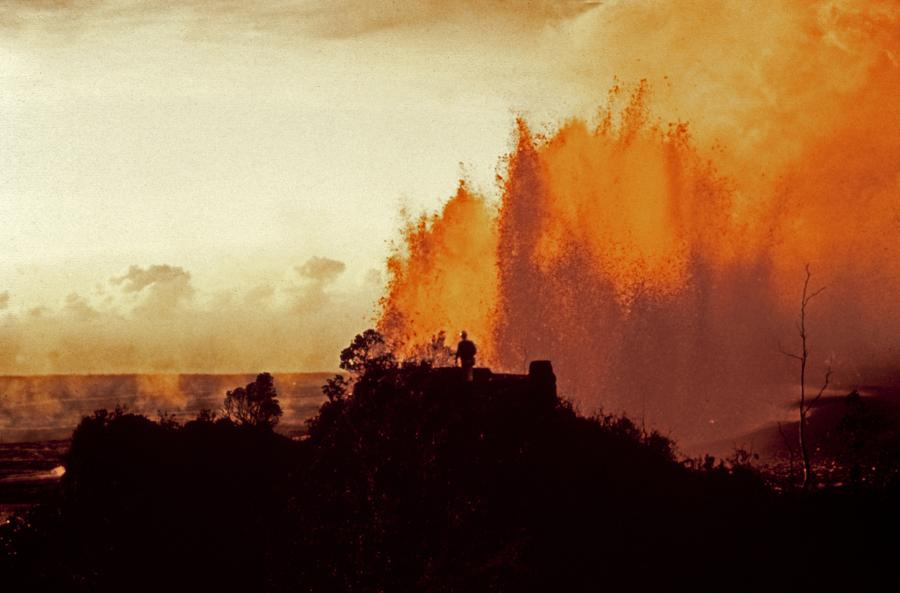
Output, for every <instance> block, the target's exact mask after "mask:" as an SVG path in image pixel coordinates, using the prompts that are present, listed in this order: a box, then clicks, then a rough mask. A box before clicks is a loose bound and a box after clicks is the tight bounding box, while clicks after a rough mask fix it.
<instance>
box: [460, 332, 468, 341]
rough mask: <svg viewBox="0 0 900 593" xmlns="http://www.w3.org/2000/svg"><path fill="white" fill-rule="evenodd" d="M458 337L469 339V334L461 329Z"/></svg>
mask: <svg viewBox="0 0 900 593" xmlns="http://www.w3.org/2000/svg"><path fill="white" fill-rule="evenodd" d="M459 339H460V340H468V339H469V334H467V333H466V330H462V331H461V332H459Z"/></svg>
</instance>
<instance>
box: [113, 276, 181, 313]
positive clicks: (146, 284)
mask: <svg viewBox="0 0 900 593" xmlns="http://www.w3.org/2000/svg"><path fill="white" fill-rule="evenodd" d="M110 282H111V283H113V284H116V285H120V286H121V287H122V292H123V293H126V294H127V293H134V294H136V295H140V297H139V298H140V300H139V301H138V303H137V305H136V306H135V312H139V313H142V314H145V315H149V316H169V315H172V314H173V313H174V312H176V311H177V310H178V308H179V307H180V306H182V305H184V304H185V303H186V302H188V301H190V300H191V298H192V297H193V296H194V288H193V286H191V275H190V274H189V273H188V272H186V271H185V270H184V268H181V267H176V266H169V265H154V266H150V267H148V268H142V267H140V266H131V267H130V268H128V273H127V274H125V275H124V276H119V277H115V278H111V279H110Z"/></svg>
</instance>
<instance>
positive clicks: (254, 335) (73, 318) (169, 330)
mask: <svg viewBox="0 0 900 593" xmlns="http://www.w3.org/2000/svg"><path fill="white" fill-rule="evenodd" d="M345 268H346V266H345V264H344V263H343V262H341V261H338V260H335V259H331V258H327V257H313V258H310V259H309V260H307V261H306V262H304V263H303V264H302V265H299V266H296V267H287V269H285V270H284V274H280V275H277V276H278V278H272V279H269V280H268V281H264V282H260V283H256V284H247V285H240V284H237V285H233V286H230V287H228V288H227V289H223V288H216V289H211V290H203V289H200V288H198V287H195V286H194V285H193V283H192V280H191V274H190V272H188V271H187V270H185V269H183V268H181V267H177V266H171V265H154V266H137V265H134V266H131V267H130V268H128V270H127V271H126V272H125V273H124V274H122V275H120V276H116V277H113V278H111V279H110V280H109V282H108V284H107V286H111V287H112V289H111V290H109V291H107V293H106V294H95V293H96V291H95V290H93V289H92V288H91V287H93V286H94V282H93V280H90V281H88V282H87V283H86V287H85V288H86V290H84V291H82V292H73V293H71V294H69V295H68V296H67V297H66V298H64V299H62V301H61V302H59V303H58V305H57V306H35V304H33V303H24V305H23V307H22V308H21V310H19V308H16V309H11V310H10V311H9V313H7V314H4V316H3V318H2V319H0V374H9V375H28V374H71V373H79V374H81V373H91V374H105V373H132V372H175V373H192V372H193V373H228V372H258V371H261V370H269V371H296V370H300V371H315V370H329V369H333V368H335V367H336V365H337V362H338V353H339V352H340V350H341V348H343V347H345V346H346V345H347V343H348V342H349V341H350V339H351V338H352V337H353V335H354V334H356V333H358V332H359V331H361V330H363V329H365V328H366V327H367V326H369V325H371V323H372V322H373V317H374V311H373V310H372V308H373V303H375V302H376V300H377V298H378V296H379V289H380V286H375V285H373V284H372V283H370V282H366V281H365V280H364V279H362V278H360V279H358V281H357V282H352V281H349V280H348V281H347V282H341V283H340V285H335V284H334V281H335V280H336V279H337V278H338V277H340V276H341V275H342V274H344V273H345V271H346V270H345Z"/></svg>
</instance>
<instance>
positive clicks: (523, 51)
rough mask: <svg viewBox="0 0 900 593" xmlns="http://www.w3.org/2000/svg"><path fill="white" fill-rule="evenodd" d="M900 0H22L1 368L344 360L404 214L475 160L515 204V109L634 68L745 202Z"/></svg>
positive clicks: (13, 75) (97, 369) (175, 368)
mask: <svg viewBox="0 0 900 593" xmlns="http://www.w3.org/2000/svg"><path fill="white" fill-rule="evenodd" d="M897 12H898V10H897V6H896V4H895V3H893V2H862V1H857V0H828V1H812V0H797V1H795V2H780V1H779V2H775V1H774V0H766V1H763V2H757V3H746V2H737V1H731V0H725V1H721V2H668V3H667V2H658V1H650V0H647V1H642V2H617V1H610V2H600V3H598V2H581V1H578V2H575V1H572V2H550V1H546V2H542V1H531V2H512V1H510V2H501V1H495V2H490V1H488V2H476V1H474V0H470V1H467V2H458V3H453V4H448V3H444V2H436V1H434V2H411V1H401V2H392V3H390V4H388V5H382V3H369V2H361V1H358V0H343V1H339V2H309V1H307V2H254V3H243V2H199V1H196V2H191V1H188V2H184V3H180V4H179V5H178V7H177V8H172V7H170V6H168V5H167V3H162V2H149V3H128V2H103V1H83V2H79V1H75V2H15V1H12V2H7V3H5V4H4V5H3V7H2V8H0V126H2V129H0V225H2V227H0V228H2V232H0V253H2V258H0V338H2V339H0V372H2V373H9V374H32V373H102V372H129V371H132V372H151V371H154V372H155V371H172V372H248V371H249V372H252V371H255V370H258V369H259V368H261V367H265V368H268V369H271V370H318V369H324V368H330V367H333V366H334V364H335V362H336V359H337V357H336V354H337V352H338V350H339V348H340V347H341V346H342V345H344V344H346V342H347V341H348V338H349V337H350V336H352V335H353V334H354V333H355V332H356V331H358V330H359V329H361V328H362V327H364V326H365V325H367V324H369V323H371V321H372V320H373V318H375V317H377V316H378V310H377V302H378V298H379V297H380V296H381V295H382V294H383V292H384V286H385V281H386V280H387V275H386V270H385V265H384V262H385V260H386V258H387V257H388V256H389V255H390V254H391V252H392V248H391V244H392V241H400V242H401V243H402V240H403V236H402V234H401V232H400V231H401V229H402V227H403V224H404V215H403V213H404V212H410V213H412V214H417V213H418V212H421V211H423V210H430V211H431V210H436V209H438V208H439V207H440V206H441V204H442V203H443V202H444V201H446V200H447V199H448V198H449V197H450V196H452V195H453V193H454V191H453V189H454V187H456V185H457V180H458V178H459V177H460V176H462V177H464V178H466V179H467V180H468V187H470V188H472V189H473V190H474V191H477V192H479V193H483V194H484V195H486V196H488V200H489V201H490V200H496V199H497V197H499V194H500V193H501V191H499V188H497V187H496V180H495V176H496V175H497V174H498V173H499V174H501V175H503V174H504V171H503V163H504V161H503V160H502V158H501V157H503V155H506V154H509V153H510V152H511V151H514V150H515V147H516V135H515V118H516V117H517V116H522V117H524V118H525V120H527V121H528V122H529V123H530V124H531V125H532V128H533V129H534V130H536V131H537V132H542V133H544V134H547V135H552V134H553V133H554V131H555V130H556V129H558V128H559V127H560V126H562V125H563V124H564V123H565V122H566V121H568V120H569V118H571V117H576V116H577V117H583V118H587V119H589V118H590V117H591V116H593V115H594V114H595V113H596V112H597V110H598V108H599V107H600V106H602V105H605V103H606V98H607V92H608V90H609V89H610V88H611V87H612V86H613V85H614V84H615V83H616V81H617V80H619V81H622V82H624V83H625V84H629V85H632V84H636V83H637V82H638V81H640V80H642V79H646V80H648V81H649V86H650V88H651V89H652V93H651V95H650V97H651V98H650V99H649V101H650V108H651V109H652V112H653V113H654V114H657V116H658V117H661V118H663V119H664V120H665V121H687V122H689V123H690V126H691V127H690V130H691V134H692V137H693V142H694V145H695V146H696V147H697V151H698V153H699V155H700V158H708V157H710V155H715V158H716V162H717V168H718V171H719V172H720V173H722V174H723V175H724V176H735V175H736V174H737V173H738V172H740V173H741V181H740V182H739V183H738V184H737V185H738V187H737V188H736V191H735V192H734V195H733V199H734V201H735V202H736V203H737V204H738V207H737V208H736V209H735V213H734V214H733V215H734V216H737V217H739V216H741V212H742V209H741V208H742V207H743V208H744V209H747V208H752V207H753V206H754V204H755V200H756V199H755V197H754V196H757V195H769V193H771V192H768V193H767V190H765V189H760V188H761V187H763V188H766V187H768V186H770V185H773V184H774V183H775V182H776V181H777V179H778V177H779V175H782V174H783V171H784V166H785V163H789V162H792V161H793V160H795V159H797V158H798V157H799V156H800V155H803V154H805V153H808V152H809V151H810V150H813V148H811V147H815V146H817V145H818V144H821V142H822V141H823V138H827V137H828V135H829V134H830V133H831V131H832V129H833V126H830V125H823V122H832V121H835V119H836V118H837V114H839V113H842V112H843V111H844V110H846V109H847V107H848V105H850V104H852V103H853V102H855V101H857V100H858V99H859V96H860V93H861V92H862V91H861V89H866V88H870V87H871V78H872V72H873V71H875V70H878V71H880V72H881V73H882V74H881V75H882V76H883V77H884V78H885V80H890V79H891V77H893V78H896V77H897V75H898V71H900V70H898V68H897V60H898V58H897V55H896V53H895V47H894V46H895V45H896V42H895V40H896V38H897ZM885 89H886V90H883V92H891V93H892V92H894V90H895V89H896V85H888V84H887V83H886V84H885ZM896 104H897V103H896V102H894V103H893V105H894V106H893V107H892V106H890V105H888V104H887V103H885V109H889V110H890V109H893V110H896V109H897V108H896ZM895 116H896V113H894V112H890V113H888V114H887V115H886V116H885V121H887V122H892V121H894V120H895V119H896V118H895ZM846 120H847V118H846V117H842V118H840V121H841V122H844V123H842V124H841V125H845V124H846ZM887 152H889V151H887ZM750 155H752V158H749V156H750ZM895 174H896V172H895ZM893 179H900V177H894V178H893ZM891 195H896V193H893V194H891ZM742 204H743V206H742ZM897 211H898V209H897V208H896V204H895V208H894V210H893V213H894V215H896V213H897ZM890 214H891V212H889V211H888V210H885V218H884V220H882V221H881V223H880V225H881V226H880V227H879V229H881V230H884V228H882V227H885V226H886V225H887V226H889V224H890V222H889V221H890V220H892V219H891V218H890ZM887 230H890V229H887ZM895 230H896V229H895ZM489 261H492V259H491V258H489ZM891 273H893V272H891Z"/></svg>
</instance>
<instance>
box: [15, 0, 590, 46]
mask: <svg viewBox="0 0 900 593" xmlns="http://www.w3.org/2000/svg"><path fill="white" fill-rule="evenodd" d="M599 4H600V3H599V2H591V1H585V0H528V1H524V2H515V1H508V0H459V1H457V2H447V1H446V0H394V1H392V2H390V3H384V2H368V1H365V0H331V1H328V0H320V1H306V2H296V1H285V0H268V1H260V2H242V1H235V0H220V1H217V2H209V1H204V0H189V1H186V2H180V3H177V4H175V5H173V4H172V3H170V2H160V1H151V2H141V3H134V4H125V3H122V2H113V1H101V0H81V1H70V2H30V1H29V2H25V1H19V2H11V3H7V4H6V5H5V6H4V7H3V8H0V27H6V28H8V29H12V30H23V29H27V28H34V27H35V26H36V25H37V26H38V27H40V28H43V29H47V30H51V31H58V32H70V31H72V30H73V29H78V28H82V29H86V28H98V27H103V28H110V27H111V26H114V25H118V26H120V27H125V26H133V25H134V24H140V23H146V22H147V21H151V20H162V19H165V20H172V18H174V17H177V18H178V19H179V20H180V21H182V22H183V23H184V24H185V25H188V26H189V27H188V28H189V29H192V28H196V29H202V30H204V31H205V32H207V33H211V32H217V31H219V30H228V29H231V30H239V29H241V28H243V29H246V30H252V31H256V32H260V31H267V32H276V33H293V34H296V33H307V34H309V35H313V36H317V37H328V38H350V37H357V36H362V35H367V34H371V33H376V32H380V31H385V30H392V29H404V28H419V29H422V28H429V27H433V26H436V25H441V24H453V25H456V26H463V27H465V26H466V25H475V26H476V28H483V27H485V26H486V25H485V21H491V22H492V23H494V24H497V23H499V24H500V25H505V26H509V27H513V28H519V29H521V28H531V29H534V28H539V27H543V26H545V25H547V24H552V23H555V22H559V21H562V20H565V19H568V18H571V17H574V16H577V15H579V14H581V13H583V12H585V11H587V10H590V9H591V8H594V7H595V6H597V5H599ZM173 15H174V17H173ZM190 25H193V27H190Z"/></svg>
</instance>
